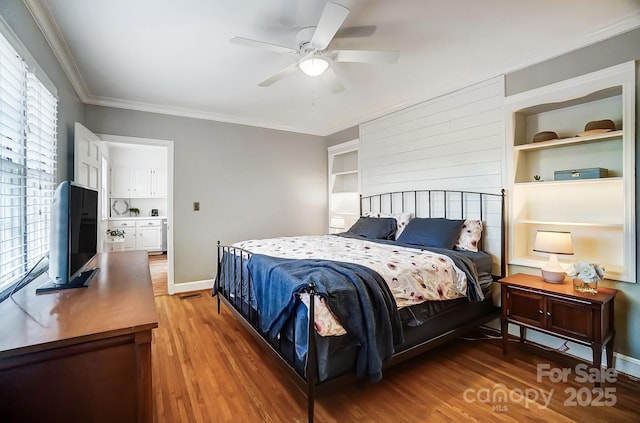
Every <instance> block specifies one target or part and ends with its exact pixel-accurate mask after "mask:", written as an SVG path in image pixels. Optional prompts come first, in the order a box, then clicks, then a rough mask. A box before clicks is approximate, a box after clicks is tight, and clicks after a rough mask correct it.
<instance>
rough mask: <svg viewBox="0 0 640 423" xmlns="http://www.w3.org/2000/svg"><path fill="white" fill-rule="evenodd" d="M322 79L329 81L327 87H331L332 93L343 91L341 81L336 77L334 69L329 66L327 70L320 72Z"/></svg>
mask: <svg viewBox="0 0 640 423" xmlns="http://www.w3.org/2000/svg"><path fill="white" fill-rule="evenodd" d="M322 80H323V81H325V82H328V83H329V87H330V88H331V92H332V93H334V94H338V93H340V92H342V91H344V85H343V84H342V81H340V78H338V75H337V74H336V71H334V70H333V68H332V67H331V66H329V67H328V68H327V70H326V71H324V73H323V74H322Z"/></svg>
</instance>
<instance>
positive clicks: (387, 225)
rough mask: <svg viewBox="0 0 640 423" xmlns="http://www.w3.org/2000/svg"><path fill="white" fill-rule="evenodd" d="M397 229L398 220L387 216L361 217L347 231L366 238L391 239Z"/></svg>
mask: <svg viewBox="0 0 640 423" xmlns="http://www.w3.org/2000/svg"><path fill="white" fill-rule="evenodd" d="M397 229H398V221H397V220H396V219H394V218H391V217H389V218H387V217H361V218H360V219H358V221H357V222H356V223H354V224H353V226H352V227H351V228H350V229H349V232H351V233H353V234H356V235H360V236H363V237H365V238H368V239H393V238H394V236H395V234H396V230H397Z"/></svg>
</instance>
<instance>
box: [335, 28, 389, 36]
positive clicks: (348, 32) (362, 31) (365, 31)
mask: <svg viewBox="0 0 640 423" xmlns="http://www.w3.org/2000/svg"><path fill="white" fill-rule="evenodd" d="M376 29H378V27H377V26H375V25H363V26H345V27H344V28H340V29H339V30H338V32H336V35H335V36H334V37H333V38H360V37H371V36H372V35H373V33H374V32H376Z"/></svg>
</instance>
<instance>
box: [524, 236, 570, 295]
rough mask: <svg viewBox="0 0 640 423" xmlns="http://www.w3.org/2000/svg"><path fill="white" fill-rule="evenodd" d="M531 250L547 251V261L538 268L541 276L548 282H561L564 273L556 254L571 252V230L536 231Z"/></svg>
mask: <svg viewBox="0 0 640 423" xmlns="http://www.w3.org/2000/svg"><path fill="white" fill-rule="evenodd" d="M533 251H538V252H540V253H549V261H548V262H547V263H546V264H545V265H544V266H543V267H542V268H541V269H540V270H541V272H542V278H543V279H544V280H545V281H547V282H550V283H562V282H563V281H564V278H565V276H566V273H565V271H564V269H563V268H562V266H561V265H560V263H559V262H558V257H557V256H556V254H573V243H572V242H571V232H561V231H538V232H537V233H536V240H535V242H534V245H533Z"/></svg>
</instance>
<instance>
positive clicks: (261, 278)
mask: <svg viewBox="0 0 640 423" xmlns="http://www.w3.org/2000/svg"><path fill="white" fill-rule="evenodd" d="M247 268H248V270H249V273H250V274H251V277H252V279H253V286H254V291H255V298H256V301H257V305H258V310H260V323H261V329H262V331H263V332H266V333H268V334H269V335H270V336H271V337H275V336H276V335H277V334H278V333H280V331H281V330H282V328H283V327H284V326H285V324H286V323H287V321H288V320H289V319H290V318H291V317H292V316H294V315H295V316H296V317H297V320H296V327H295V331H296V337H295V339H296V352H297V354H298V357H300V358H302V357H304V356H305V355H306V348H307V338H306V333H307V327H308V318H307V313H306V307H305V306H304V305H303V304H302V303H301V302H300V301H299V299H298V298H297V295H296V294H297V293H299V292H301V291H302V290H304V289H306V288H308V286H309V284H310V283H311V282H313V283H314V284H315V285H316V291H317V292H318V294H319V295H322V296H323V297H324V298H325V299H326V300H327V303H328V304H329V307H330V309H331V311H332V312H333V313H334V314H335V316H336V317H337V319H338V321H340V323H342V325H343V326H344V328H345V330H346V331H347V332H348V333H349V334H350V335H351V336H353V337H354V338H355V339H357V340H358V342H359V343H360V350H359V353H358V357H357V362H356V375H358V376H362V375H369V376H370V377H371V380H373V381H378V380H380V378H381V377H382V364H383V363H384V362H385V361H386V360H388V359H390V358H391V356H392V355H393V352H394V349H393V346H394V344H395V343H401V342H402V341H403V339H402V328H401V321H400V316H399V313H398V309H397V306H396V303H395V300H394V299H393V296H392V294H391V292H390V291H389V288H388V287H387V284H386V283H385V281H384V279H382V277H381V276H380V275H378V274H377V273H376V272H375V271H373V270H371V269H369V268H367V267H364V266H360V265H357V264H351V263H343V262H335V261H328V260H297V259H283V258H275V257H271V256H266V255H262V254H253V255H252V256H251V258H250V259H249V261H248V263H247Z"/></svg>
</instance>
